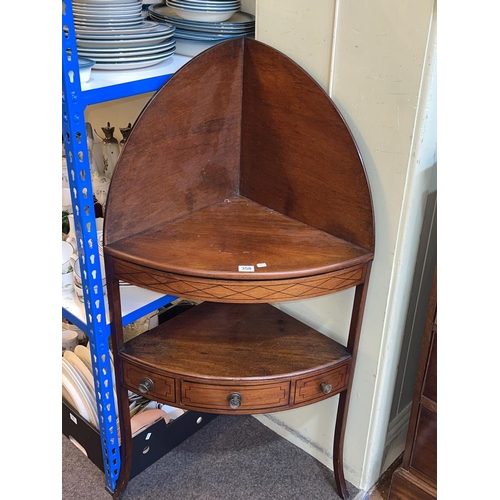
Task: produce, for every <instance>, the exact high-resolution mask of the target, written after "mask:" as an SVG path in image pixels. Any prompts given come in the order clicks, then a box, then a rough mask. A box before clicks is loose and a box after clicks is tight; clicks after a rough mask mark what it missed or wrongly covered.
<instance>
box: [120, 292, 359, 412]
mask: <svg viewBox="0 0 500 500" xmlns="http://www.w3.org/2000/svg"><path fill="white" fill-rule="evenodd" d="M120 357H121V358H122V360H123V363H124V380H125V385H126V386H127V387H128V389H130V390H132V391H135V392H137V391H138V385H139V384H140V383H141V380H142V378H143V377H149V378H150V379H151V380H152V381H153V383H154V388H153V389H152V390H151V391H148V392H150V393H151V395H152V397H155V398H156V399H158V400H160V401H163V402H165V403H169V404H176V405H179V406H181V407H185V408H188V409H196V408H198V409H200V410H202V411H206V410H207V409H210V411H213V412H221V413H222V412H226V413H227V412H228V411H231V412H233V413H239V412H245V413H248V412H249V411H251V412H264V411H266V412H267V411H276V410H277V409H279V410H283V409H287V408H292V407H295V406H302V405H304V404H310V403H311V402H315V401H319V400H320V399H324V398H326V397H331V396H332V395H334V394H337V393H338V392H340V391H341V390H344V389H345V387H346V386H347V381H348V377H349V373H350V361H351V355H350V354H349V352H348V351H347V349H346V348H345V347H344V346H342V345H341V344H339V343H337V342H335V341H334V340H332V339H330V338H329V337H326V336H325V335H322V334H320V333H319V332H317V331H316V330H314V329H312V328H310V327H308V326H306V325H304V324H303V323H301V322H300V321H298V320H296V319H294V318H292V317H291V316H289V315H288V314H286V313H284V312H282V311H280V310H279V309H277V308H276V307H273V306H271V305H268V304H216V303H209V302H204V303H202V304H200V305H198V306H196V307H193V308H191V309H190V310H188V311H186V312H184V313H182V314H180V315H179V316H177V317H175V318H173V319H171V320H170V321H168V322H167V323H164V324H162V325H159V326H158V327H156V328H154V329H153V330H150V331H148V332H146V333H144V334H142V335H140V336H138V337H136V338H134V339H132V340H130V341H129V342H127V343H126V344H125V347H124V349H123V350H122V351H121V352H120ZM318 377H319V378H318ZM322 383H324V384H329V386H328V385H327V387H326V389H325V392H323V391H322V390H321V384H322ZM262 391H263V392H264V393H265V394H266V397H262V395H261V394H260V393H261V392H262ZM232 392H239V393H240V394H241V395H242V403H241V406H240V408H238V409H231V408H230V407H229V404H228V401H227V396H228V395H229V394H230V393H232ZM269 393H271V395H270V394H269ZM269 397H270V399H268V398H269Z"/></svg>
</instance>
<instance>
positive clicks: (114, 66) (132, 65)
mask: <svg viewBox="0 0 500 500" xmlns="http://www.w3.org/2000/svg"><path fill="white" fill-rule="evenodd" d="M174 52H175V51H174V50H172V51H170V52H169V53H167V54H165V55H160V56H157V57H155V58H151V59H146V60H143V59H140V60H138V61H117V62H99V63H97V62H96V69H101V70H109V71H116V70H119V71H121V70H131V69H139V68H147V67H149V66H153V65H155V64H158V63H160V62H162V61H166V60H167V59H169V58H171V57H172V56H173V55H174Z"/></svg>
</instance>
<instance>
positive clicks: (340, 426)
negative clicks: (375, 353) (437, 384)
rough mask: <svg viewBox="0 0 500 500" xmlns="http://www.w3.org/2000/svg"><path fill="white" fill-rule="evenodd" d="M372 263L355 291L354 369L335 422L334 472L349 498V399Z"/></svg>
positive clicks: (350, 341) (350, 347)
mask: <svg viewBox="0 0 500 500" xmlns="http://www.w3.org/2000/svg"><path fill="white" fill-rule="evenodd" d="M370 268H371V263H370V264H368V265H367V269H366V279H365V281H364V282H363V283H362V284H360V285H358V286H357V287H356V291H355V293H354V303H353V309H352V315H351V323H350V326H349V337H348V340H347V350H348V351H349V352H350V353H351V356H352V364H351V366H352V370H351V374H350V376H349V381H348V383H347V389H346V390H345V391H343V392H341V393H340V395H339V405H338V409H337V419H336V423H335V433H334V438H333V472H334V475H335V484H336V486H337V492H338V495H339V496H340V497H341V498H342V499H343V500H347V498H348V493H347V486H346V481H345V477H344V437H345V428H346V423H347V413H348V410H349V399H350V396H351V388H352V380H353V378H354V367H355V366H356V355H357V352H358V344H359V336H360V332H361V324H362V321H363V313H364V309H365V302H366V292H367V290H368V277H369V275H370Z"/></svg>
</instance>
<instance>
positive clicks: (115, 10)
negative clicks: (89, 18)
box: [73, 4, 142, 16]
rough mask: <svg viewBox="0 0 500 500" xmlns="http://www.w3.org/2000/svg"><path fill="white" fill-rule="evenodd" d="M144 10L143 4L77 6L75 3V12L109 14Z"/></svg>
mask: <svg viewBox="0 0 500 500" xmlns="http://www.w3.org/2000/svg"><path fill="white" fill-rule="evenodd" d="M131 12H142V5H140V4H139V5H134V4H129V5H128V6H127V7H124V6H122V7H107V6H106V7H95V6H90V5H88V6H76V5H75V4H73V15H74V14H92V15H96V16H97V15H109V14H110V13H111V14H115V13H123V14H124V13H131Z"/></svg>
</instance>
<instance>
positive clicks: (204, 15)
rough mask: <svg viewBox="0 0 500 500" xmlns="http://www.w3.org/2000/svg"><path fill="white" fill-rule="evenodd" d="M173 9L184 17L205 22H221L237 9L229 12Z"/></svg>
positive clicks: (231, 15)
mask: <svg viewBox="0 0 500 500" xmlns="http://www.w3.org/2000/svg"><path fill="white" fill-rule="evenodd" d="M172 9H174V11H175V12H176V13H177V14H178V15H179V16H180V17H183V18H184V19H188V20H189V21H201V22H206V23H221V22H223V21H227V20H228V19H231V17H233V15H234V14H235V13H236V12H238V9H236V10H231V11H229V12H214V13H211V12H193V11H189V10H183V9H179V7H172Z"/></svg>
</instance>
